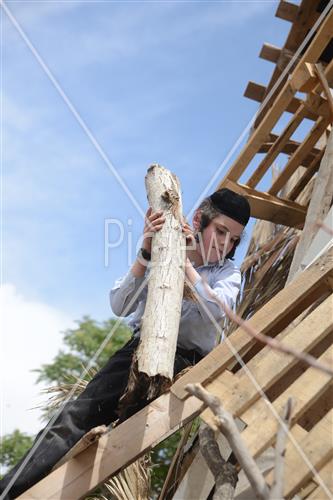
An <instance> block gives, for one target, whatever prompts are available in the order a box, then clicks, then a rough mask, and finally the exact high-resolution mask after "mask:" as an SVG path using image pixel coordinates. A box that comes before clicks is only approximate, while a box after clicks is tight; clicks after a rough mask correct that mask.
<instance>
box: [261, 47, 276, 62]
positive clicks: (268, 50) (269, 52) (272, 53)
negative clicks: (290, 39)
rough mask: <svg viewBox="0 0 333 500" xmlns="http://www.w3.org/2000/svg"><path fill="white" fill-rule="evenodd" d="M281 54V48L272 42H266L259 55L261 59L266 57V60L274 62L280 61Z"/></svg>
mask: <svg viewBox="0 0 333 500" xmlns="http://www.w3.org/2000/svg"><path fill="white" fill-rule="evenodd" d="M280 55H281V49H280V48H279V47H276V46H275V45H271V44H270V43H264V44H263V46H262V47H261V50H260V53H259V57H260V58H261V59H265V60H266V61H270V62H273V63H277V62H278V60H279V57H280Z"/></svg>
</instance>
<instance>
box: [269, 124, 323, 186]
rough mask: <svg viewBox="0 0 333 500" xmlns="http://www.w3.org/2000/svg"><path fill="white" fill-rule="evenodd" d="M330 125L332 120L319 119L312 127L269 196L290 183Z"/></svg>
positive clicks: (274, 184)
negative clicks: (303, 160) (289, 180)
mask: <svg viewBox="0 0 333 500" xmlns="http://www.w3.org/2000/svg"><path fill="white" fill-rule="evenodd" d="M329 123H330V118H325V117H321V118H319V120H318V121H317V122H316V123H315V125H314V126H313V127H312V129H311V130H310V132H309V133H308V134H307V136H306V138H305V139H304V141H303V142H302V143H301V145H300V146H299V148H298V149H297V150H296V151H295V153H294V154H293V155H292V157H291V158H290V160H289V161H288V163H287V164H286V166H285V167H284V169H283V170H282V172H281V173H280V174H279V175H278V177H277V179H276V180H275V181H274V183H273V185H272V187H271V188H270V190H269V194H272V195H276V194H277V193H278V192H279V191H280V190H281V189H282V188H283V187H284V186H285V184H286V183H287V182H288V179H290V177H291V176H292V174H293V173H294V172H295V170H296V169H297V168H298V167H299V166H300V165H302V159H303V158H304V157H306V156H307V155H308V154H309V152H310V151H311V150H312V148H313V147H314V146H315V144H316V143H317V142H318V140H319V139H320V137H321V136H322V135H323V133H324V132H325V130H326V128H327V127H328V125H329Z"/></svg>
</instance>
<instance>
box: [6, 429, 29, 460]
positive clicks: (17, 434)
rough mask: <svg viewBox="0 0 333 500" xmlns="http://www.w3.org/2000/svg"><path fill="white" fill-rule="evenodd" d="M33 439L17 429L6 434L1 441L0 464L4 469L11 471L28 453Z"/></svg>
mask: <svg viewBox="0 0 333 500" xmlns="http://www.w3.org/2000/svg"><path fill="white" fill-rule="evenodd" d="M32 442H33V438H32V437H31V436H28V435H27V434H25V433H24V432H21V431H19V430H18V429H15V431H13V432H12V433H11V434H6V435H5V436H3V437H2V438H1V441H0V464H1V466H2V467H3V468H8V469H11V468H12V467H13V466H14V465H15V464H16V463H17V462H18V461H19V460H20V458H22V457H23V455H24V454H25V453H26V452H27V451H28V449H29V448H30V447H31V445H32Z"/></svg>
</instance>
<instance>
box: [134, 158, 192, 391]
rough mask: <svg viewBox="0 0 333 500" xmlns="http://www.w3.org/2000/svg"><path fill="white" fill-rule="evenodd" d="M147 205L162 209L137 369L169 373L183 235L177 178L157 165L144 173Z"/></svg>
mask: <svg viewBox="0 0 333 500" xmlns="http://www.w3.org/2000/svg"><path fill="white" fill-rule="evenodd" d="M146 189H147V195H148V200H149V205H150V206H151V207H152V210H153V211H154V212H156V211H159V210H163V212H164V216H165V219H166V220H165V223H164V225H163V227H162V229H161V230H160V231H158V232H157V233H155V234H154V236H153V239H152V260H151V269H150V278H149V283H148V296H147V302H146V308H145V313H144V316H143V320H142V326H141V336H140V344H139V346H138V349H137V356H136V358H137V363H138V365H137V366H138V372H139V374H140V373H145V374H146V375H148V376H149V377H155V376H160V377H165V378H166V379H168V380H169V381H171V380H172V377H173V367H174V359H175V353H176V346H177V336H178V330H179V321H180V314H181V307H182V298H183V290H184V266H185V247H186V245H185V236H184V234H183V233H182V200H181V193H180V185H179V180H178V178H177V177H176V176H175V175H174V174H172V173H171V172H169V170H167V169H165V168H163V167H161V166H160V165H152V166H151V167H150V168H149V169H148V173H147V175H146Z"/></svg>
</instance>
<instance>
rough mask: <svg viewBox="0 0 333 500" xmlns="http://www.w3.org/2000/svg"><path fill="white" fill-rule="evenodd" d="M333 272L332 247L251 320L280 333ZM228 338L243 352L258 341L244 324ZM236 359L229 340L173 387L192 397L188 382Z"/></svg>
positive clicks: (206, 378) (180, 394) (212, 373)
mask: <svg viewBox="0 0 333 500" xmlns="http://www.w3.org/2000/svg"><path fill="white" fill-rule="evenodd" d="M332 273H333V250H332V249H331V250H329V251H328V252H327V253H326V254H325V255H323V256H322V257H320V258H319V259H317V260H316V262H315V263H314V264H313V265H312V266H310V267H309V268H308V269H307V270H306V271H304V272H303V273H302V274H301V275H299V276H297V278H296V279H295V280H294V281H293V282H292V283H291V284H290V285H289V286H288V287H287V288H284V289H283V290H281V291H280V292H279V293H278V294H277V295H276V296H275V297H274V298H273V299H271V300H270V301H269V303H267V304H265V305H264V306H263V307H262V308H261V309H260V310H259V311H258V312H257V313H256V314H255V315H254V316H253V317H252V318H250V320H249V323H250V324H251V325H252V326H253V327H254V328H256V329H258V330H260V331H262V332H263V333H264V334H269V335H277V334H278V333H279V332H280V331H282V330H283V329H284V328H285V327H286V326H287V325H289V323H291V322H292V321H293V320H294V319H295V318H296V317H297V316H298V315H299V314H300V313H301V312H302V311H303V310H304V309H306V307H307V306H308V305H311V304H312V303H313V301H314V300H316V299H315V297H317V298H318V297H319V296H321V294H322V293H323V292H324V290H326V289H327V288H326V287H327V286H328V285H327V283H326V279H327V277H328V276H329V275H332ZM321 283H324V285H323V286H324V288H321V287H322V285H321ZM291 297H292V300H291ZM228 341H229V342H231V344H232V346H233V347H234V349H235V350H236V351H237V352H238V353H239V354H240V355H242V354H243V353H244V352H246V351H247V350H248V349H249V348H251V347H252V346H253V345H254V344H255V341H253V340H252V339H251V338H250V337H249V336H248V334H247V333H245V332H243V330H242V329H241V328H238V329H237V330H236V331H235V332H233V333H232V334H231V335H230V337H229V338H228ZM232 360H233V354H232V352H231V351H230V348H229V347H228V345H227V341H225V342H223V343H222V344H220V345H219V346H217V347H216V348H215V349H214V350H213V351H212V352H211V353H209V354H208V355H207V356H206V357H205V358H204V359H202V360H201V361H200V362H199V363H198V364H197V365H196V366H194V367H193V368H192V369H191V370H190V371H189V372H188V373H185V374H184V375H183V376H182V377H181V378H180V379H178V380H177V381H176V382H175V383H174V384H173V385H172V387H171V391H172V392H173V393H174V394H175V395H176V396H177V397H179V398H181V399H183V398H186V397H188V394H187V392H186V391H185V389H184V387H185V386H186V385H187V384H189V383H195V382H200V383H202V384H205V383H207V382H208V381H209V380H212V379H213V378H214V377H216V376H217V375H218V374H219V373H221V372H222V371H224V370H225V369H226V367H227V366H228V365H229V364H230V362H231V361H232Z"/></svg>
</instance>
